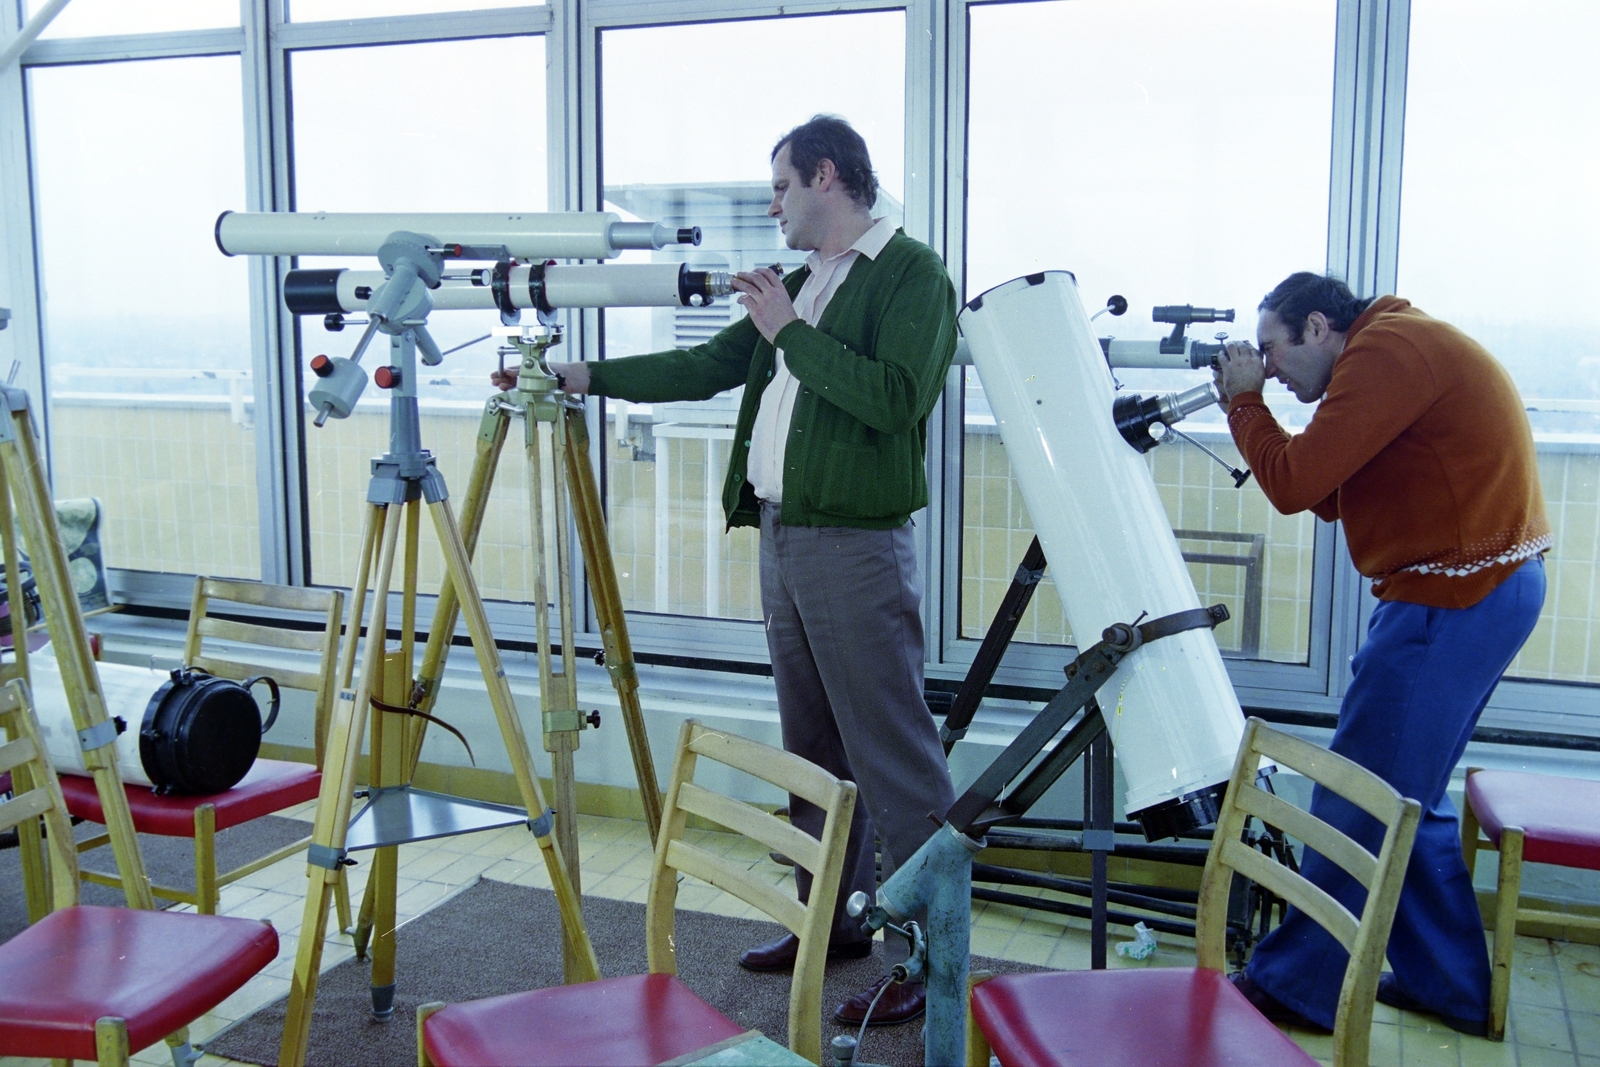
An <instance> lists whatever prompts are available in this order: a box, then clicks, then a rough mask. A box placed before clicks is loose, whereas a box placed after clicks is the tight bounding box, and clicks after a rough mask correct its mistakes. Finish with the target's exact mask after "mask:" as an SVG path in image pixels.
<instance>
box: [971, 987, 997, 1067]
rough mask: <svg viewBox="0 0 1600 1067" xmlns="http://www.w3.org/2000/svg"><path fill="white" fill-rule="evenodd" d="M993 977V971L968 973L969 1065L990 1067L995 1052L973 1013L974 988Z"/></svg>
mask: <svg viewBox="0 0 1600 1067" xmlns="http://www.w3.org/2000/svg"><path fill="white" fill-rule="evenodd" d="M993 977H994V973H993V972H992V971H973V972H972V973H971V974H969V975H967V1067H989V1057H990V1056H992V1055H993V1054H994V1053H993V1052H992V1051H991V1050H990V1048H989V1039H988V1038H987V1037H985V1036H984V1034H983V1028H982V1027H981V1026H979V1025H978V1020H977V1018H976V1017H975V1016H974V1015H973V1014H972V990H973V988H974V987H976V986H977V985H979V984H980V983H982V982H987V981H988V980H989V979H991V978H993Z"/></svg>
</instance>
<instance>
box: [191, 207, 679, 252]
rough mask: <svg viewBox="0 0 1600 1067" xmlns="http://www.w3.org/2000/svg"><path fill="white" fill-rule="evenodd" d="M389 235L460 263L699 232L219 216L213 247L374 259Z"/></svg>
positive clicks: (472, 216) (426, 219) (579, 214)
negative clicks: (448, 253) (406, 236)
mask: <svg viewBox="0 0 1600 1067" xmlns="http://www.w3.org/2000/svg"><path fill="white" fill-rule="evenodd" d="M396 231H406V232H410V233H419V234H426V235H428V236H429V238H430V239H437V240H438V242H439V247H450V246H456V245H459V246H461V251H460V253H452V255H453V256H454V257H455V258H462V259H499V258H502V256H507V255H508V256H511V257H513V258H515V259H535V260H537V259H610V258H611V257H612V256H614V255H616V254H617V253H619V252H622V251H625V250H627V249H657V248H665V247H666V246H667V245H669V244H699V243H700V231H699V229H698V228H693V227H688V228H684V229H676V228H674V227H671V226H663V225H661V224H659V223H654V222H623V221H622V218H621V216H619V215H617V214H615V213H614V212H610V211H566V212H543V213H528V214H519V213H513V214H493V213H457V214H451V213H433V214H429V213H420V214H407V213H377V212H371V213H338V214H329V213H325V212H306V213H302V212H293V211H256V212H249V211H224V212H223V213H222V214H221V215H219V216H217V225H216V239H217V247H218V248H219V249H221V250H222V253H223V254H224V255H229V256H239V255H257V256H375V255H377V254H378V249H379V248H381V247H382V246H383V245H384V244H385V243H386V242H387V241H388V239H389V235H390V234H392V233H395V232H396Z"/></svg>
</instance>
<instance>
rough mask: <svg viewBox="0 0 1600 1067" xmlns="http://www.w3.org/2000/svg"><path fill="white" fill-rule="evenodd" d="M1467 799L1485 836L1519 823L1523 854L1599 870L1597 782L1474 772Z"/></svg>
mask: <svg viewBox="0 0 1600 1067" xmlns="http://www.w3.org/2000/svg"><path fill="white" fill-rule="evenodd" d="M1467 797H1468V798H1469V799H1470V800H1471V801H1472V811H1473V813H1474V814H1476V815H1477V817H1478V822H1479V823H1480V824H1481V825H1482V826H1483V831H1484V833H1485V834H1487V835H1488V837H1489V840H1490V841H1493V842H1494V843H1495V847H1497V848H1498V847H1499V845H1500V831H1501V830H1503V829H1505V828H1506V827H1507V826H1520V827H1521V828H1522V833H1523V843H1522V858H1523V859H1524V860H1525V861H1529V862H1532V863H1554V864H1558V865H1560V866H1562V867H1577V868H1580V869H1583V870H1591V871H1600V782H1590V781H1584V780H1582V779H1578V778H1556V777H1552V776H1551V775H1548V774H1525V773H1523V772H1520V771H1478V772H1477V773H1476V774H1472V775H1469V776H1468V777H1467Z"/></svg>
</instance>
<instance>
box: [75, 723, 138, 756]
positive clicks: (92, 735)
mask: <svg viewBox="0 0 1600 1067" xmlns="http://www.w3.org/2000/svg"><path fill="white" fill-rule="evenodd" d="M127 728H128V724H127V722H125V721H124V720H123V718H122V717H121V716H120V715H119V716H117V717H116V718H114V719H106V720H104V721H102V722H97V723H95V724H94V725H93V726H91V727H89V728H88V729H87V730H79V731H78V747H79V748H81V749H83V750H84V751H85V752H93V751H94V750H95V749H97V748H104V747H105V746H107V745H110V744H115V743H116V740H117V735H118V734H120V733H122V732H123V731H124V730H126V729H127Z"/></svg>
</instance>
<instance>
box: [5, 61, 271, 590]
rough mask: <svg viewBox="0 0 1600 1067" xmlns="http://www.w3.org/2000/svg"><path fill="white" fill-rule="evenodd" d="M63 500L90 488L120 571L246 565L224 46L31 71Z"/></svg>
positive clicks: (220, 571)
mask: <svg viewBox="0 0 1600 1067" xmlns="http://www.w3.org/2000/svg"><path fill="white" fill-rule="evenodd" d="M30 93H31V99H32V104H33V117H34V142H33V143H34V159H35V165H36V167H37V171H38V184H37V185H36V186H35V195H36V196H37V197H38V205H39V207H38V210H39V233H40V251H41V258H42V260H43V287H44V294H45V298H44V307H45V315H44V325H45V360H46V382H47V385H46V388H47V390H48V392H49V414H50V423H49V425H50V442H51V455H52V458H53V461H54V464H53V468H52V474H53V477H54V491H55V495H56V496H57V497H58V498H67V497H89V496H93V497H98V498H99V499H100V500H101V502H102V504H103V505H104V514H103V518H102V522H101V539H102V544H103V545H104V549H105V555H106V560H107V562H108V563H109V564H110V565H112V566H116V567H128V568H134V569H139V570H151V571H177V572H187V573H195V572H199V573H203V574H212V575H228V576H239V577H247V578H258V577H260V574H261V552H260V530H259V525H258V518H257V514H258V513H257V506H256V502H257V489H256V449H255V428H254V426H255V416H256V404H255V399H256V384H255V382H254V381H253V380H252V376H251V351H250V333H249V302H248V293H247V264H246V262H245V260H243V259H226V258H224V257H222V256H220V255H218V254H217V248H216V245H215V243H214V242H213V239H212V225H213V223H214V222H215V220H216V217H217V215H218V214H219V213H220V212H222V211H223V210H225V209H228V208H238V207H240V206H241V205H242V204H243V203H244V139H243V134H242V121H243V107H242V104H241V101H240V96H239V60H238V59H237V58H236V57H233V56H226V57H214V58H197V59H168V60H153V61H148V62H140V63H107V64H98V65H93V66H81V67H79V66H74V67H50V68H35V69H33V70H32V71H31V73H30Z"/></svg>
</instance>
